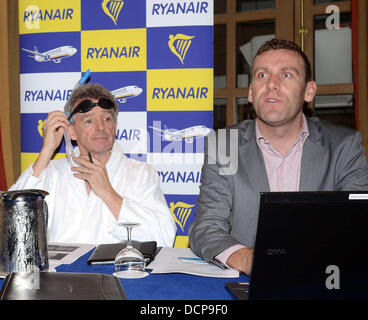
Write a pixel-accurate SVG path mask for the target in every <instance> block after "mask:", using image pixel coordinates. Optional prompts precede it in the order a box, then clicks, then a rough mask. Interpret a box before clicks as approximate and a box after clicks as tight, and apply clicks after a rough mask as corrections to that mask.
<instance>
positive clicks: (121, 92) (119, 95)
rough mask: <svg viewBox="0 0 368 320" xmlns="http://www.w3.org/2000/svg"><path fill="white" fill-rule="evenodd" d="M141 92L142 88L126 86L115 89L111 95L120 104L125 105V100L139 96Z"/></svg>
mask: <svg viewBox="0 0 368 320" xmlns="http://www.w3.org/2000/svg"><path fill="white" fill-rule="evenodd" d="M142 91H143V90H142V88H140V87H138V86H127V87H123V88H119V89H115V90H113V91H111V93H112V95H113V96H114V97H115V98H116V100H118V101H119V102H120V103H125V102H126V101H127V99H130V98H134V97H136V96H139V95H140V94H141V93H142Z"/></svg>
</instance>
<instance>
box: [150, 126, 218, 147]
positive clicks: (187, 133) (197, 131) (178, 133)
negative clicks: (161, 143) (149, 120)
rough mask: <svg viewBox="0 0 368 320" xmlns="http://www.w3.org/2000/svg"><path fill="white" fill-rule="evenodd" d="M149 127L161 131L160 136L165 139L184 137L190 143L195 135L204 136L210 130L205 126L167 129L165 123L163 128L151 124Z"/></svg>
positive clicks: (173, 139)
mask: <svg viewBox="0 0 368 320" xmlns="http://www.w3.org/2000/svg"><path fill="white" fill-rule="evenodd" d="M149 128H152V129H153V130H156V131H160V132H162V134H161V136H162V137H164V139H165V140H166V141H180V140H183V139H184V140H185V141H186V142H188V143H192V142H193V140H194V138H196V137H205V136H207V135H208V134H209V133H210V132H211V129H210V128H207V127H206V126H193V127H189V128H185V129H182V130H175V131H169V129H168V128H167V126H166V125H165V127H164V128H165V130H162V129H159V128H155V127H151V126H149Z"/></svg>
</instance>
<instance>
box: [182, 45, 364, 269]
mask: <svg viewBox="0 0 368 320" xmlns="http://www.w3.org/2000/svg"><path fill="white" fill-rule="evenodd" d="M252 76H253V77H252V83H251V85H250V88H249V96H248V99H249V101H250V102H251V103H252V104H253V106H254V109H255V112H256V116H257V117H256V119H255V120H246V121H243V122H242V123H240V124H238V125H235V126H233V127H230V128H227V129H226V132H227V133H228V134H227V135H226V139H227V140H226V145H227V149H228V150H229V146H230V145H231V144H234V143H235V144H237V149H236V150H237V156H236V157H235V161H236V164H235V166H234V164H232V166H228V165H227V164H226V165H224V164H223V163H222V162H221V161H219V160H218V159H219V158H221V156H220V155H219V154H218V153H216V152H214V150H216V141H217V135H216V133H213V134H212V135H210V136H209V137H208V138H207V143H206V146H207V148H206V152H205V162H204V165H203V169H202V184H201V187H200V195H199V197H198V206H197V214H196V218H195V221H194V222H193V224H192V225H191V226H190V231H189V241H190V247H191V249H192V250H193V252H194V253H196V254H197V255H199V256H202V257H203V258H204V259H206V260H208V261H211V262H213V263H215V264H223V265H226V266H228V267H231V268H234V269H237V270H239V271H242V272H244V273H246V274H250V272H251V266H252V259H253V247H254V243H255V237H256V231H257V221H258V210H259V199H260V192H267V191H315V190H325V191H332V190H368V164H367V161H366V157H365V153H364V148H363V146H362V144H361V135H360V133H359V132H356V131H354V130H352V129H348V128H344V127H340V126H336V125H332V124H329V123H327V122H323V121H321V120H319V119H317V118H306V117H305V116H304V114H303V112H302V110H303V104H304V102H311V101H313V99H314V96H315V94H316V91H317V88H316V83H315V82H314V81H312V80H311V67H310V63H309V61H308V59H307V58H306V56H305V54H304V53H303V52H302V50H301V49H300V48H299V47H298V46H296V45H295V44H294V43H291V42H288V41H285V40H277V39H274V40H271V41H269V42H267V43H266V44H264V45H263V46H262V47H261V48H260V50H259V51H258V53H257V55H256V57H255V59H254V61H253V67H252ZM234 129H235V130H236V133H237V138H235V139H234V136H231V134H229V133H230V132H231V131H233V130H234ZM218 147H219V148H218V149H219V150H218V152H219V153H221V152H222V153H223V154H222V159H224V158H226V148H223V147H221V145H220V144H218ZM230 149H231V147H230ZM227 152H229V151H227ZM224 154H225V155H224ZM231 161H234V158H232V159H231ZM231 168H233V169H234V168H235V169H236V170H231Z"/></svg>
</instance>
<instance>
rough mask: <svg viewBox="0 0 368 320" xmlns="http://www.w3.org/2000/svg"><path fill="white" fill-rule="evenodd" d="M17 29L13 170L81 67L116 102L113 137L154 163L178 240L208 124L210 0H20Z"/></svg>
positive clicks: (29, 156) (36, 146)
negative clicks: (17, 144) (17, 126)
mask: <svg viewBox="0 0 368 320" xmlns="http://www.w3.org/2000/svg"><path fill="white" fill-rule="evenodd" d="M19 34H20V40H19V44H20V53H19V55H20V73H21V74H20V82H21V83H20V88H21V93H20V94H21V97H20V98H21V122H22V123H21V129H22V141H21V151H22V156H21V159H22V170H24V169H25V168H27V167H28V166H29V165H30V164H31V163H32V161H34V160H35V159H36V157H37V155H38V153H39V152H40V150H41V146H42V125H43V123H44V121H45V119H46V118H47V114H48V113H49V112H51V111H53V110H56V109H58V110H62V109H63V106H64V104H65V103H66V101H67V99H68V97H69V95H70V93H71V90H72V88H73V87H74V85H75V83H76V82H77V81H78V80H79V78H80V77H81V74H82V73H83V72H85V71H86V70H87V69H90V70H91V80H90V81H91V82H95V83H100V84H101V85H103V86H104V87H106V88H107V89H109V90H110V91H111V92H112V93H113V94H114V96H115V98H116V100H117V101H118V104H119V116H118V129H117V133H116V141H117V142H118V143H119V144H120V145H121V146H122V148H123V150H124V152H125V153H126V154H127V156H129V157H131V158H135V159H137V160H139V161H145V162H148V163H150V164H151V165H152V166H153V167H154V168H155V169H156V171H157V174H158V176H159V179H160V183H161V187H162V190H163V192H164V194H165V197H166V200H167V203H168V206H169V209H170V211H171V213H172V215H173V217H174V219H175V221H176V223H177V226H178V234H177V241H176V244H175V246H177V247H185V246H187V245H188V237H187V234H188V226H189V224H190V223H191V222H192V221H193V219H194V216H195V213H196V199H197V196H198V192H199V185H200V182H201V166H202V163H203V147H204V137H205V136H206V135H207V134H208V133H209V132H210V130H211V128H212V104H213V0H63V1H58V0H32V1H31V0H19ZM58 152H59V154H58V155H57V157H62V156H64V154H63V153H64V152H65V148H64V143H62V144H61V146H60V148H59V150H58Z"/></svg>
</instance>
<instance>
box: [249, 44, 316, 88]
mask: <svg viewBox="0 0 368 320" xmlns="http://www.w3.org/2000/svg"><path fill="white" fill-rule="evenodd" d="M281 49H284V50H291V51H295V52H296V53H297V54H299V56H300V57H301V58H302V59H303V62H304V71H305V82H309V81H311V80H312V67H311V64H310V62H309V60H308V58H307V56H306V55H305V53H304V52H303V50H302V49H301V48H300V47H299V46H298V45H296V44H295V43H294V42H291V41H288V40H284V39H272V40H269V41H267V42H266V43H265V44H263V45H262V46H261V47H260V48H259V49H258V51H257V54H256V56H255V57H254V59H253V62H254V60H255V59H256V57H257V56H259V55H261V54H262V53H264V52H267V51H271V50H281Z"/></svg>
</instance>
